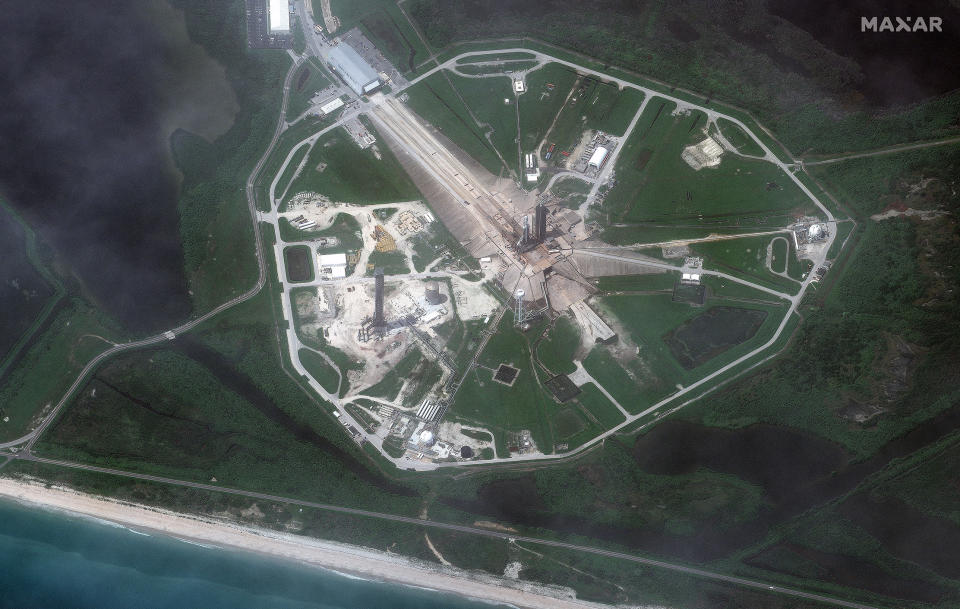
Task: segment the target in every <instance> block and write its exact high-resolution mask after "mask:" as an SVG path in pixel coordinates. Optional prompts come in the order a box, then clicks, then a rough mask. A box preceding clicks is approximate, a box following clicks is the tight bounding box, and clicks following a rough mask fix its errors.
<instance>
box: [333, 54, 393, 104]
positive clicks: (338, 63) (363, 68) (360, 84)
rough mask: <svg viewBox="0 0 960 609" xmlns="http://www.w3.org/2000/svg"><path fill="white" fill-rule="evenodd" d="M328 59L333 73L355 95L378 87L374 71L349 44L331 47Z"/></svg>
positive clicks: (377, 78)
mask: <svg viewBox="0 0 960 609" xmlns="http://www.w3.org/2000/svg"><path fill="white" fill-rule="evenodd" d="M328 59H329V61H330V66H331V67H332V68H333V69H334V71H335V72H336V73H337V74H338V75H339V76H340V78H342V79H343V82H345V83H347V85H348V86H349V87H350V88H351V89H353V92H354V93H356V94H357V95H363V94H364V93H369V92H370V91H372V90H373V89H376V88H377V87H379V86H380V80H379V77H378V76H377V73H376V71H374V69H373V68H371V67H370V64H368V63H367V62H366V61H365V60H364V59H363V57H360V53H357V52H356V51H355V50H353V47H351V46H350V45H349V44H346V43H341V44H338V45H337V46H335V47H333V49H332V50H331V51H330V55H329V56H328Z"/></svg>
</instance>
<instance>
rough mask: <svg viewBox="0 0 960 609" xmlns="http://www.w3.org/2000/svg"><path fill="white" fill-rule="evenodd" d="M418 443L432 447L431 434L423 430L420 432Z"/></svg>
mask: <svg viewBox="0 0 960 609" xmlns="http://www.w3.org/2000/svg"><path fill="white" fill-rule="evenodd" d="M420 443H421V444H426V445H427V446H432V445H433V432H432V431H427V430H423V431H421V432H420Z"/></svg>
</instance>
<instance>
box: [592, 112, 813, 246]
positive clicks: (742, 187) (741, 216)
mask: <svg viewBox="0 0 960 609" xmlns="http://www.w3.org/2000/svg"><path fill="white" fill-rule="evenodd" d="M674 107H675V104H673V103H672V102H666V101H664V100H661V99H653V100H651V101H650V103H648V104H647V107H646V109H645V110H644V113H643V116H641V118H640V121H639V122H638V123H637V126H636V128H635V129H634V132H633V134H632V135H631V136H630V138H629V139H628V140H627V142H626V144H625V145H624V148H623V151H622V152H621V153H620V157H619V158H618V160H617V166H616V174H617V185H616V186H614V188H612V189H611V190H610V192H609V193H608V194H607V197H606V199H605V200H604V203H603V211H604V212H606V213H607V214H609V217H610V219H611V221H617V222H631V221H632V222H658V223H681V224H687V225H697V224H700V225H709V224H711V223H718V222H719V223H722V224H726V225H743V226H744V227H749V226H751V225H753V226H756V225H764V224H766V222H767V219H768V216H770V215H773V214H777V213H786V212H789V211H791V210H806V209H808V208H810V207H811V205H812V204H811V203H810V201H809V199H807V198H806V195H804V194H803V192H802V191H800V189H799V188H797V187H796V185H795V184H793V182H791V181H790V180H789V179H788V178H787V177H786V176H785V175H783V173H782V172H781V171H780V169H779V168H777V167H776V166H775V165H773V164H772V163H767V162H764V161H755V160H750V159H744V158H742V157H736V156H733V155H730V154H726V155H724V156H723V157H722V160H721V162H720V165H719V166H717V167H713V168H705V169H701V170H700V171H694V170H693V168H691V167H690V166H689V165H687V163H686V162H685V161H684V160H683V159H682V158H681V156H680V155H681V152H682V150H683V148H684V147H686V146H688V145H690V144H694V143H696V142H698V141H700V140H702V139H703V132H702V128H703V127H704V125H705V116H704V114H703V113H701V112H689V113H684V114H679V115H676V116H674V115H672V114H671V113H672V112H673V110H674Z"/></svg>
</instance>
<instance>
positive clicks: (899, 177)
mask: <svg viewBox="0 0 960 609" xmlns="http://www.w3.org/2000/svg"><path fill="white" fill-rule="evenodd" d="M807 171H809V172H810V174H811V175H813V177H815V178H816V179H817V180H819V181H820V182H821V183H823V184H824V185H825V186H826V187H827V188H828V189H829V190H830V191H831V192H832V193H834V195H836V196H837V197H838V198H839V199H840V200H841V201H842V202H843V203H844V205H845V206H846V207H847V208H848V209H850V210H851V211H853V213H854V215H855V216H856V217H857V218H858V219H859V218H865V217H867V216H870V215H871V214H876V213H879V212H881V211H883V209H884V208H885V207H887V206H888V205H891V204H894V203H902V204H904V205H906V206H908V207H913V208H917V209H936V208H937V207H944V206H948V207H949V206H954V205H956V203H955V201H954V198H953V195H952V189H951V188H950V187H949V186H948V181H949V178H948V177H947V176H955V175H957V174H958V172H960V145H951V146H939V147H936V148H930V149H925V150H910V151H907V152H899V153H897V154H891V155H881V156H875V157H868V158H862V159H850V160H846V161H843V162H842V163H831V164H827V165H814V166H812V167H810V168H808V170H807ZM930 177H935V179H933V180H929V178H930Z"/></svg>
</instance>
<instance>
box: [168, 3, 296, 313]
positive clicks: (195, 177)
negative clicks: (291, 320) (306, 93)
mask: <svg viewBox="0 0 960 609" xmlns="http://www.w3.org/2000/svg"><path fill="white" fill-rule="evenodd" d="M173 4H175V5H176V6H177V7H178V8H180V9H182V10H183V11H184V16H185V18H186V24H187V31H188V33H189V34H190V37H191V39H193V40H195V41H198V42H199V43H200V44H202V45H203V47H204V48H205V49H206V51H207V53H209V54H210V55H211V56H212V57H213V58H214V59H216V60H217V61H218V62H219V63H220V64H221V65H222V66H223V67H224V68H225V70H226V77H227V80H229V82H230V84H231V86H232V87H233V90H234V93H235V94H236V97H237V102H238V103H239V111H238V113H237V115H236V116H235V118H234V122H233V126H232V127H231V128H230V130H229V131H227V132H226V133H225V134H224V135H222V136H220V137H219V138H218V139H217V140H216V141H214V142H208V141H207V140H205V139H203V138H202V137H200V136H197V135H193V134H189V133H185V132H177V133H176V134H174V136H173V138H172V141H171V144H172V147H173V153H174V158H175V161H176V164H177V167H178V168H179V170H180V172H181V173H182V174H183V182H182V184H181V193H180V201H179V212H180V233H181V238H182V241H183V253H184V264H185V267H186V271H187V277H188V280H189V286H190V291H191V293H192V295H193V303H194V310H195V312H198V313H200V312H205V311H208V310H210V309H212V308H213V307H215V306H218V305H220V304H222V303H223V302H225V301H227V300H229V299H230V298H233V297H235V296H238V295H239V294H241V293H243V292H244V291H245V290H247V289H249V288H250V287H251V286H253V285H254V284H255V283H256V281H257V275H258V267H257V261H256V257H255V256H254V251H253V249H254V248H253V226H252V223H251V221H250V212H249V211H248V208H247V201H246V195H245V193H244V188H243V186H244V184H245V182H246V179H247V176H248V175H249V174H250V171H251V170H252V169H253V167H254V166H255V165H256V162H257V160H258V159H259V158H260V155H262V154H263V151H264V150H265V149H266V147H267V144H268V143H269V142H270V138H271V137H272V136H273V132H274V129H275V127H276V124H277V116H278V115H279V111H280V103H281V99H282V97H281V96H282V89H283V87H282V83H283V79H284V74H285V72H286V70H287V68H288V67H289V65H290V58H289V57H288V56H287V54H286V53H284V52H283V51H280V50H277V51H259V52H256V53H251V52H249V51H248V49H247V45H246V26H245V9H244V4H243V3H242V2H231V3H229V4H224V3H223V2H220V1H219V0H199V1H197V2H193V1H191V2H187V1H186V0H176V1H175V2H173Z"/></svg>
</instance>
